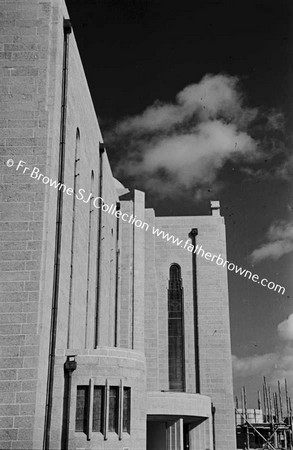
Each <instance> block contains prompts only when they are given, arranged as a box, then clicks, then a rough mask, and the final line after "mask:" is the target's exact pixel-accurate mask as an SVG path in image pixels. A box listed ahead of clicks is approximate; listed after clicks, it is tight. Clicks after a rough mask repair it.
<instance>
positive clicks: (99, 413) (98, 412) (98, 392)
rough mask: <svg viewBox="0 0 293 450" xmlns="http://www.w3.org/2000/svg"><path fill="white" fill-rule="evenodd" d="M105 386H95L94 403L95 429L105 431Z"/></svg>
mask: <svg viewBox="0 0 293 450" xmlns="http://www.w3.org/2000/svg"><path fill="white" fill-rule="evenodd" d="M104 393H105V387H104V386H95V388H94V405H93V431H98V432H100V433H103V429H104V397H105V394H104Z"/></svg>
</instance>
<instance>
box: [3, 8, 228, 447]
mask: <svg viewBox="0 0 293 450" xmlns="http://www.w3.org/2000/svg"><path fill="white" fill-rule="evenodd" d="M0 5H1V19H0V20H1V27H0V28H1V36H0V37H1V41H0V47H1V53H0V75H1V89H2V90H1V100H2V106H1V110H0V126H1V138H0V148H1V151H0V153H1V161H2V169H1V179H0V182H1V191H0V229H1V233H0V236H1V249H0V265H1V280H0V308H1V309H0V352H1V354H0V448H1V449H3V450H4V449H15V450H20V449H25V450H29V449H34V450H40V449H43V450H67V449H70V450H81V449H84V450H85V449H87V450H235V448H236V441H235V423H234V405H233V391H232V369H231V345H230V324H229V304H228V284H227V269H226V268H225V267H222V266H220V265H218V264H216V263H215V261H211V260H210V258H207V254H208V253H209V254H210V255H221V257H222V258H225V256H226V236H225V223H224V218H223V217H222V216H221V214H220V205H219V203H218V202H216V201H213V202H211V205H210V211H207V212H208V214H207V215H205V216H197V215H190V216H185V217H158V216H156V214H155V211H154V210H153V209H151V208H146V207H145V194H144V192H141V191H139V190H129V189H127V188H126V187H124V186H123V185H122V184H121V183H120V182H119V181H117V180H116V179H115V178H114V177H113V175H112V171H111V167H110V164H109V161H108V157H107V149H106V148H107V143H104V140H103V137H102V134H101V131H100V128H99V125H98V121H97V118H96V113H95V110H94V107H93V103H92V100H91V96H90V92H89V88H88V85H87V82H86V77H85V74H84V71H83V67H82V63H81V59H80V56H79V53H78V49H77V45H76V41H75V38H74V33H73V29H72V26H71V23H70V18H69V16H68V12H67V9H66V6H65V2H64V1H63V0H9V1H3V0H0ZM98 45H99V44H98V42H97V52H98ZM101 70H102V63H101ZM97 82H98V80H97ZM122 146H123V143H121V147H122ZM193 213H194V211H191V214H193ZM177 238H178V239H177ZM196 249H197V251H196Z"/></svg>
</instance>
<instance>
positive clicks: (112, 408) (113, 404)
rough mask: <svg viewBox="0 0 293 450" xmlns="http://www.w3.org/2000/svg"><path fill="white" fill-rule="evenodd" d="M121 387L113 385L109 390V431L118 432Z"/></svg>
mask: <svg viewBox="0 0 293 450" xmlns="http://www.w3.org/2000/svg"><path fill="white" fill-rule="evenodd" d="M118 417H119V387H118V386H111V387H110V392H109V431H114V432H115V433H117V434H118Z"/></svg>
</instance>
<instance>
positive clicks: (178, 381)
mask: <svg viewBox="0 0 293 450" xmlns="http://www.w3.org/2000/svg"><path fill="white" fill-rule="evenodd" d="M168 337H169V389H170V390H172V391H184V389H185V380H184V378H185V371H184V364H185V361H184V327H183V287H182V279H181V269H180V266H179V265H178V264H172V265H171V267H170V279H169V289H168Z"/></svg>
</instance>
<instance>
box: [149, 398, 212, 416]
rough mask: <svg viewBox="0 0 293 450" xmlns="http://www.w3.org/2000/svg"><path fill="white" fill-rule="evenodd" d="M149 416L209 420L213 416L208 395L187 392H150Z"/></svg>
mask: <svg viewBox="0 0 293 450" xmlns="http://www.w3.org/2000/svg"><path fill="white" fill-rule="evenodd" d="M147 415H152V416H155V415H157V416H168V415H171V416H180V417H182V416H189V417H191V416H193V417H203V418H208V417H210V415H211V399H210V397H207V396H206V395H200V394H188V393H186V392H148V393H147Z"/></svg>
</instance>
